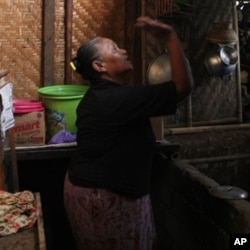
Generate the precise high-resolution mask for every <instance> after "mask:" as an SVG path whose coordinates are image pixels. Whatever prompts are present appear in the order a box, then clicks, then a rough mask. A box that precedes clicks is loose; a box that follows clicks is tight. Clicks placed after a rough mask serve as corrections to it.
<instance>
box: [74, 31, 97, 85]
mask: <svg viewBox="0 0 250 250" xmlns="http://www.w3.org/2000/svg"><path fill="white" fill-rule="evenodd" d="M100 40H101V37H99V36H97V37H94V38H92V39H90V40H88V41H87V42H85V43H84V44H83V45H81V47H80V48H79V49H78V50H77V56H76V57H75V58H73V59H72V60H71V62H70V65H71V67H72V68H73V69H74V70H75V71H76V72H78V73H79V74H81V76H82V77H83V79H85V80H92V79H96V78H98V77H99V73H98V72H97V71H95V70H94V69H93V67H92V62H93V61H95V60H99V59H100V56H99V55H98V47H97V45H98V43H100Z"/></svg>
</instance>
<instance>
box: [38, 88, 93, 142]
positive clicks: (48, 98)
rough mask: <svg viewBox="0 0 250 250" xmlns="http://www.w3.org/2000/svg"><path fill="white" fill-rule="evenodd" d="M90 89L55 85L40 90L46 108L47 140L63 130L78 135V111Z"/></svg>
mask: <svg viewBox="0 0 250 250" xmlns="http://www.w3.org/2000/svg"><path fill="white" fill-rule="evenodd" d="M88 88H89V87H88V86H86V85H54V86H47V87H42V88H39V89H38V93H39V95H40V97H41V99H42V102H43V106H44V107H45V122H46V136H47V140H48V139H50V138H51V137H52V136H53V135H55V134H57V133H58V132H59V131H60V130H62V129H65V130H67V131H69V132H71V133H72V134H75V133H76V125H75V122H76V109H77V106H78V104H79V102H80V101H81V99H82V98H83V96H84V95H85V93H86V92H87V90H88Z"/></svg>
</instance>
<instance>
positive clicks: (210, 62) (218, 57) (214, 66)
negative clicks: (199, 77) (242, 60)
mask: <svg viewBox="0 0 250 250" xmlns="http://www.w3.org/2000/svg"><path fill="white" fill-rule="evenodd" d="M237 62H238V52H237V51H236V50H235V49H234V48H233V47H230V46H222V47H221V46H219V45H218V46H213V48H212V49H211V50H209V51H208V52H207V54H206V56H205V65H206V68H207V70H208V72H209V73H210V74H211V75H215V76H225V75H231V74H232V72H233V71H234V70H235V69H236V64H237Z"/></svg>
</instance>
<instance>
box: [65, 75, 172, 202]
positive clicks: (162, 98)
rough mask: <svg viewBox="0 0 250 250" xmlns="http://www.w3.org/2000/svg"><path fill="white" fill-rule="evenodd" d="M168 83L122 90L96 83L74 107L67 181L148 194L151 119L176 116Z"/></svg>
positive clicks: (134, 194) (152, 139) (108, 83)
mask: <svg viewBox="0 0 250 250" xmlns="http://www.w3.org/2000/svg"><path fill="white" fill-rule="evenodd" d="M176 105H177V100H176V88H175V85H174V83H173V82H168V83H163V84H157V85H136V86H123V85H120V84H118V83H115V82H112V81H107V80H98V81H94V82H92V83H91V87H90V88H89V90H88V91H87V93H86V94H85V96H84V97H83V99H82V100H81V102H80V104H79V106H78V108H77V121H76V125H77V130H78V132H77V147H78V150H77V157H75V158H74V159H73V160H72V162H71V164H70V168H69V178H70V180H71V182H72V183H73V184H75V185H78V186H83V187H96V188H107V189H109V190H112V191H113V192H116V193H119V194H122V195H126V196H128V197H132V198H140V197H142V196H143V195H145V194H147V193H148V192H149V188H150V177H151V167H152V157H153V147H154V144H155V137H154V134H153V130H152V127H151V123H150V119H149V118H150V117H155V116H162V115H168V114H174V113H175V112H176Z"/></svg>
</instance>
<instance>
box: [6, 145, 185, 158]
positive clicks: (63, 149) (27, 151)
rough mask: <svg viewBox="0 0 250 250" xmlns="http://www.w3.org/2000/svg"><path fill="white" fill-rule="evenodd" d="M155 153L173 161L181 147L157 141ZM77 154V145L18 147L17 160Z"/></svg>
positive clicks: (8, 154) (178, 155)
mask: <svg viewBox="0 0 250 250" xmlns="http://www.w3.org/2000/svg"><path fill="white" fill-rule="evenodd" d="M155 152H156V153H161V154H164V155H165V156H166V157H170V158H171V159H172V160H174V159H178V158H179V157H180V154H179V152H180V145H179V144H177V143H169V142H167V141H157V142H156V145H155ZM4 153H5V157H7V158H8V157H9V156H10V149H9V148H5V149H4ZM75 153H76V143H62V144H51V145H44V146H29V147H16V158H17V161H19V160H39V159H56V158H70V157H72V156H74V154H75Z"/></svg>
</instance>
